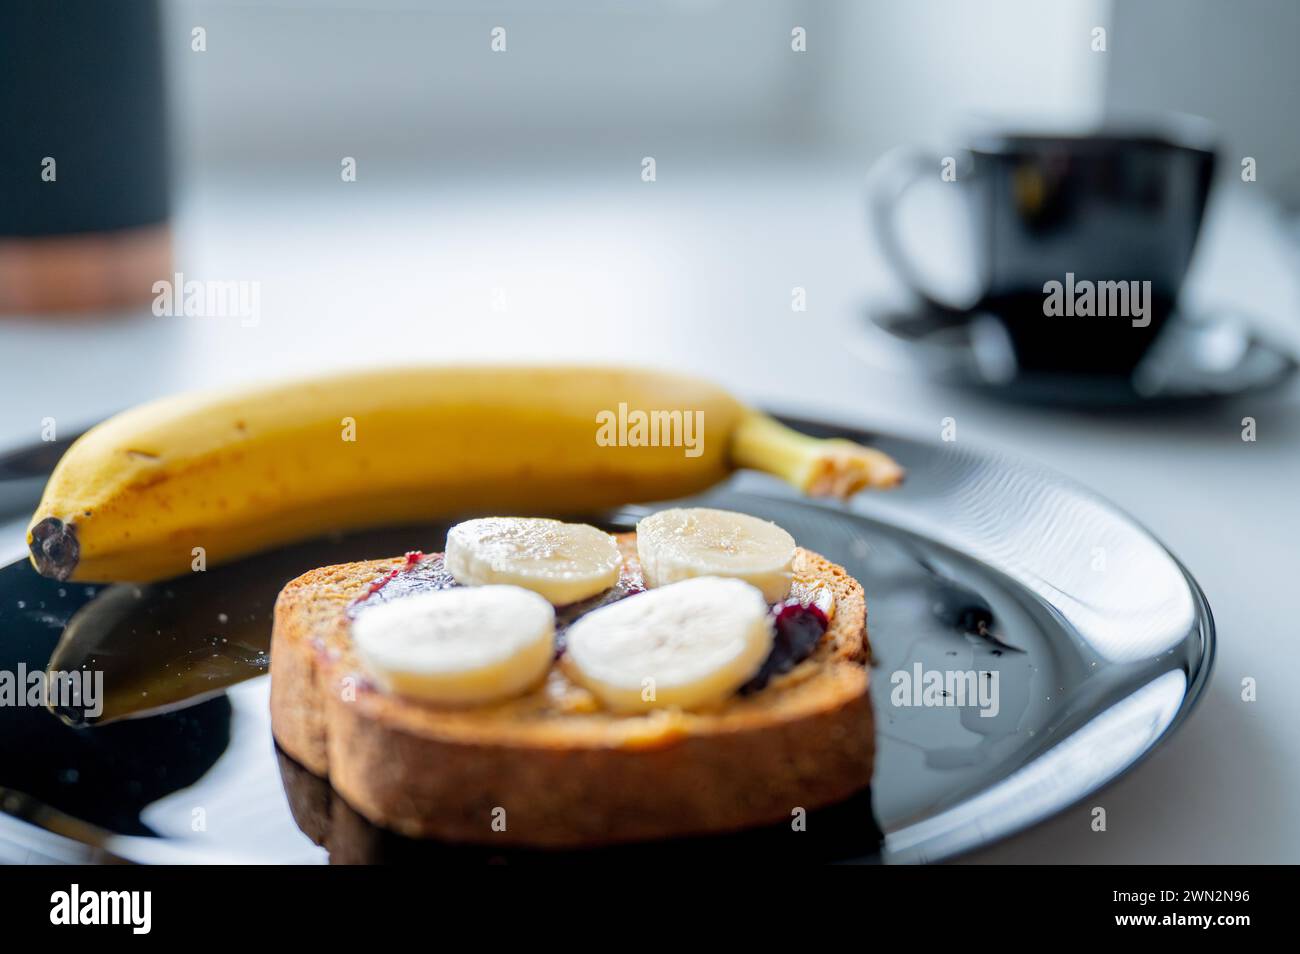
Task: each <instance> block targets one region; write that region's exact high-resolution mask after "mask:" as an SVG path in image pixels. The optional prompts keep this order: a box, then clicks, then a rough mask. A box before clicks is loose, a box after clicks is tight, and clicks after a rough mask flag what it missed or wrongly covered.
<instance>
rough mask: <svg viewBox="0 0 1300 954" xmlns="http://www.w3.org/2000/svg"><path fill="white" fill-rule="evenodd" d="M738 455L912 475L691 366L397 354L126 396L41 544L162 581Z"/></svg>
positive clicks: (852, 481) (32, 534) (124, 575)
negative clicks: (456, 361) (308, 373)
mask: <svg viewBox="0 0 1300 954" xmlns="http://www.w3.org/2000/svg"><path fill="white" fill-rule="evenodd" d="M738 466H740V467H752V468H757V469H761V470H768V471H770V472H773V473H776V474H778V475H779V476H781V477H783V478H785V479H786V480H789V481H791V482H792V483H794V484H796V485H797V486H799V487H801V488H802V489H805V490H808V491H810V492H822V493H825V492H831V493H837V494H841V495H845V494H848V493H852V492H853V491H855V490H857V489H860V488H862V487H864V486H887V485H890V484H893V483H896V482H897V481H898V480H899V479H900V478H901V476H902V471H901V470H900V469H899V468H898V466H897V465H896V464H895V463H894V462H893V461H892V460H890V459H889V458H888V457H887V456H885V455H884V454H882V453H880V452H879V451H874V450H870V449H868V448H863V447H859V446H857V445H854V444H849V443H847V442H844V441H820V440H815V439H813V438H809V437H806V436H804V435H802V434H797V433H795V432H794V431H791V430H790V429H788V428H786V427H784V426H783V425H781V424H779V423H777V422H776V421H774V420H772V419H771V418H768V417H765V416H763V415H762V414H760V413H758V412H756V411H753V410H751V409H749V408H747V407H745V406H744V405H743V404H741V403H740V402H738V401H736V400H735V399H734V398H732V397H731V396H730V395H729V394H727V393H726V392H725V391H723V390H722V389H720V388H718V387H716V386H714V385H712V384H710V383H708V382H705V381H701V380H698V379H695V378H690V377H684V376H681V375H676V374H667V373H660V372H655V371H645V370H635V369H625V368H594V367H556V366H545V367H541V366H538V367H529V366H524V367H520V366H472V367H471V366H448V367H423V368H399V369H389V370H382V371H367V372H354V373H346V374H338V375H331V376H325V377H319V378H315V379H309V380H302V381H296V382H289V383H283V384H276V385H271V386H265V387H257V388H246V389H241V390H236V391H230V392H226V393H212V394H195V395H181V396H178V397H170V398H165V399H162V400H159V401H155V402H153V403H150V404H146V405H143V406H141V407H137V408H134V409H132V410H130V411H127V412H125V413H122V414H119V415H117V416H116V417H113V418H111V419H109V420H108V421H105V422H104V423H103V424H100V425H99V426H97V427H95V428H93V429H92V430H90V431H88V432H87V433H86V434H85V435H84V436H82V437H81V439H80V440H78V441H77V442H76V443H75V444H73V446H72V447H71V448H69V450H68V452H67V453H66V454H65V455H64V457H63V459H62V460H61V461H59V464H58V466H57V467H56V468H55V470H54V473H53V474H52V475H51V477H50V480H49V483H48V485H47V486H46V488H45V494H44V496H43V498H42V500H41V504H40V506H39V508H38V509H37V511H36V514H35V515H34V516H33V518H32V522H31V525H30V527H29V529H28V535H27V542H28V546H29V547H30V549H31V553H32V562H33V564H34V565H35V566H36V569H37V570H38V571H39V572H41V573H42V574H44V575H46V576H52V577H56V578H58V579H62V580H89V581H96V582H108V581H123V580H125V581H134V582H149V581H153V580H157V579H163V578H166V577H170V576H176V575H179V574H182V573H185V572H187V571H189V570H191V569H192V568H193V567H194V566H195V565H196V562H197V561H198V560H199V559H200V558H202V560H203V561H205V564H206V565H216V564H219V563H222V562H225V561H228V560H232V559H235V558H237V557H240V556H243V555H245V554H248V553H252V552H255V551H258V550H262V549H265V548H268V547H272V546H276V545H279V544H283V543H287V542H290V541H293V540H297V539H303V538H306V537H310V536H314V535H317V534H321V533H324V532H328V531H331V530H339V529H346V528H349V527H358V526H370V525H382V524H392V523H401V522H406V521H416V520H424V519H434V518H439V517H445V516H452V515H456V514H463V513H471V512H484V511H494V512H497V513H546V514H564V513H580V512H590V511H593V510H598V509H600V508H603V507H608V506H614V505H618V504H623V503H630V502H634V501H647V500H662V499H668V498H673V497H678V496H683V495H686V494H691V493H696V492H698V491H701V490H703V489H705V488H707V487H709V486H710V485H712V484H714V483H716V482H717V481H719V480H722V479H723V478H725V477H726V476H727V475H728V474H729V473H730V471H731V470H732V469H733V468H734V467H738ZM200 548H201V549H200Z"/></svg>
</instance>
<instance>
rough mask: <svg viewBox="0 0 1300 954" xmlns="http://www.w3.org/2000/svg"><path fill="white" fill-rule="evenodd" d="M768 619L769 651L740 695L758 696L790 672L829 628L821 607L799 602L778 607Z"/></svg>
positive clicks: (828, 621)
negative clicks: (773, 679) (770, 647)
mask: <svg viewBox="0 0 1300 954" xmlns="http://www.w3.org/2000/svg"><path fill="white" fill-rule="evenodd" d="M771 619H772V630H773V638H772V651H771V652H770V653H768V656H767V659H765V660H764V661H763V665H762V668H760V669H759V670H758V672H757V673H756V674H755V675H754V678H753V679H751V680H749V682H747V683H745V684H744V685H743V686H741V687H740V691H741V692H742V693H745V694H748V693H751V692H757V691H758V690H759V689H762V688H763V687H764V686H766V685H767V684H768V683H769V682H770V681H771V680H772V677H774V676H780V675H782V674H784V673H787V672H789V671H790V670H792V669H793V668H794V667H795V666H797V665H799V663H801V662H803V661H804V660H805V659H807V658H808V657H809V656H811V655H812V652H813V650H814V649H816V648H817V644H818V643H819V642H821V638H822V636H824V635H826V629H827V627H829V626H830V620H828V619H827V618H826V614H825V613H824V612H822V610H821V607H819V606H816V605H814V604H812V603H808V604H805V603H804V602H803V601H802V600H798V599H790V600H786V601H785V602H784V603H777V604H776V605H775V606H773V607H772V613H771Z"/></svg>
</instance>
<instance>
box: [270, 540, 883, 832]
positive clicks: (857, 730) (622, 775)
mask: <svg viewBox="0 0 1300 954" xmlns="http://www.w3.org/2000/svg"><path fill="white" fill-rule="evenodd" d="M619 543H620V547H621V548H622V550H623V553H624V558H625V561H627V562H628V563H629V564H631V563H634V561H635V559H636V557H635V534H622V535H620V537H619ZM404 562H405V561H404V558H401V557H398V558H393V559H390V560H371V561H366V562H361V563H349V564H342V565H339V566H329V567H323V568H320V569H317V570H312V571H310V572H309V573H306V574H304V575H302V576H300V577H298V578H297V579H295V580H293V581H291V582H290V583H289V584H288V585H286V586H285V587H284V589H283V590H282V591H281V593H280V596H279V599H278V600H277V602H276V607H275V625H274V632H273V636H272V643H271V723H272V729H273V731H274V733H275V738H276V740H277V742H278V743H279V745H280V746H281V748H282V749H283V750H284V752H285V753H286V754H288V755H289V756H290V757H291V758H293V759H295V760H296V761H297V762H299V763H300V764H302V765H303V766H304V767H306V768H307V769H309V770H310V771H311V772H313V773H315V774H316V775H319V776H321V777H323V778H326V779H328V780H329V782H330V783H331V784H332V785H333V787H334V788H335V790H336V791H337V792H338V793H339V794H340V795H341V796H342V797H343V798H344V799H345V800H346V801H347V803H348V804H349V805H351V806H352V807H353V808H354V809H355V810H356V811H357V812H359V813H360V814H361V815H363V816H365V817H366V818H367V819H369V820H370V821H372V822H374V823H375V824H377V825H380V826H383V827H386V828H390V829H393V830H395V831H398V832H401V833H402V834H406V835H411V836H415V837H430V838H438V839H443V840H446V841H452V842H470V843H480V844H499V845H502V846H507V845H509V846H533V847H557V848H559V847H582V846H590V845H600V844H612V843H619V842H628V841H637V840H643V839H658V838H669V837H678V836H683V835H691V834H704V833H716V832H724V831H732V830H736V829H741V828H747V827H751V826H756V825H763V824H772V823H775V822H778V821H781V820H782V819H785V820H788V819H790V818H791V817H792V814H797V811H796V810H797V809H804V810H811V809H814V808H818V807H822V806H825V805H829V804H831V803H834V802H837V801H840V800H842V799H845V798H847V797H849V796H850V795H852V794H854V793H855V792H857V791H860V790H861V789H863V788H865V787H866V786H867V785H868V784H869V782H870V779H871V768H872V759H873V755H874V734H875V733H874V726H873V720H872V712H871V703H870V698H869V695H868V670H867V661H868V654H869V650H868V643H867V631H866V603H865V600H864V598H863V592H862V587H861V585H860V584H859V583H858V582H857V581H856V580H854V579H853V578H852V577H851V576H849V575H848V573H847V572H846V571H845V570H844V569H843V568H842V567H840V566H837V565H836V564H834V563H831V562H830V561H828V560H826V559H825V558H823V557H821V556H819V555H818V554H816V553H812V552H810V551H808V550H803V549H800V550H798V551H797V554H796V560H795V575H796V580H797V581H798V582H800V583H802V584H805V585H816V584H819V583H820V584H822V585H824V586H826V587H828V588H829V589H830V591H831V593H832V594H833V596H834V612H833V616H832V618H831V622H830V626H829V628H828V629H827V632H826V634H825V635H824V636H823V637H822V640H821V642H820V643H819V644H818V646H817V648H816V649H815V650H814V652H813V654H812V655H811V656H810V657H809V658H808V659H806V660H804V661H803V662H802V663H800V664H799V665H798V666H796V667H795V668H794V669H793V670H792V671H791V672H789V673H787V674H784V675H781V676H778V677H776V678H775V679H773V680H772V681H771V682H770V683H769V684H768V685H767V686H766V687H764V688H762V689H760V690H758V691H757V692H753V693H751V694H743V695H737V696H734V697H733V698H731V699H730V700H728V701H727V702H726V703H724V704H722V705H720V706H718V707H717V708H715V709H712V710H709V711H700V712H682V711H678V710H670V709H664V710H656V711H654V712H652V713H650V714H647V715H644V716H640V715H638V716H626V715H615V714H613V713H610V712H608V711H605V710H603V709H602V708H601V707H600V706H599V704H598V703H596V701H595V700H594V698H593V697H591V696H590V695H589V694H588V693H587V692H586V691H585V690H583V689H581V688H579V687H577V686H576V685H574V684H573V683H572V682H570V681H569V680H568V679H567V678H566V677H565V676H564V673H563V666H562V665H559V664H557V665H555V666H553V667H552V670H551V673H550V675H549V676H548V678H547V680H546V682H545V683H544V684H543V685H542V686H540V687H539V688H538V689H536V690H535V691H533V692H530V693H528V694H527V695H525V696H522V697H520V698H518V699H514V700H511V701H509V702H506V703H502V704H499V705H493V706H486V707H478V708H469V709H445V708H435V707H431V706H428V705H425V704H422V703H417V702H413V701H410V700H406V699H402V698H400V697H396V696H393V695H389V694H386V693H384V692H382V691H380V690H379V689H378V688H377V687H375V686H374V685H373V684H372V683H371V682H370V681H369V680H368V679H367V678H366V676H365V674H364V671H363V670H362V668H361V666H360V665H359V663H358V661H357V659H356V656H355V655H354V653H353V651H352V647H351V640H350V637H349V627H350V623H351V615H350V608H352V607H354V606H355V604H356V601H357V600H358V599H359V598H360V597H362V596H363V595H364V594H365V593H366V592H367V590H368V589H369V588H370V586H371V584H372V583H373V582H374V581H375V580H376V579H377V578H379V577H382V576H383V575H384V574H386V573H388V572H389V571H391V570H393V569H398V568H400V567H402V566H403V565H404Z"/></svg>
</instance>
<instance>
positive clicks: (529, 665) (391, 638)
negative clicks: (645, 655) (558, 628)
mask: <svg viewBox="0 0 1300 954" xmlns="http://www.w3.org/2000/svg"><path fill="white" fill-rule="evenodd" d="M352 642H353V645H354V646H355V648H356V651H357V655H358V656H359V657H360V659H361V662H362V664H363V665H364V666H365V667H366V669H367V670H368V671H369V672H370V674H371V675H372V676H373V677H374V679H375V681H376V682H378V683H379V685H380V686H381V687H382V688H383V689H385V690H387V691H389V692H395V693H397V694H398V695H401V696H408V697H410V698H413V699H420V700H423V701H425V702H433V703H437V704H439V705H451V706H461V705H475V704H479V703H485V702H497V701H500V700H502V699H508V698H510V697H511V696H516V695H519V694H520V693H522V692H524V691H526V690H528V689H530V688H531V687H533V686H534V685H537V684H538V683H540V682H541V681H542V679H543V678H544V677H545V675H546V672H547V670H549V669H550V666H551V660H552V658H553V657H554V653H555V648H554V647H555V610H554V608H552V606H551V604H550V603H548V602H547V601H546V600H545V599H543V598H542V597H541V596H539V595H538V594H536V593H533V592H530V591H529V590H524V589H520V588H519V587H517V586H480V587H473V588H468V587H467V588H465V589H450V590H436V591H434V592H431V593H421V594H419V595H416V596H408V597H406V598H404V599H400V600H393V601H392V602H391V603H381V604H379V605H378V606H374V607H371V608H369V609H366V610H364V611H363V612H361V613H360V614H359V615H358V616H357V618H356V619H355V620H354V621H353V623H352Z"/></svg>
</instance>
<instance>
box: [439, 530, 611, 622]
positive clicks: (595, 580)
mask: <svg viewBox="0 0 1300 954" xmlns="http://www.w3.org/2000/svg"><path fill="white" fill-rule="evenodd" d="M445 560H446V564H447V571H448V572H449V573H450V574H451V575H452V577H453V578H454V579H455V580H456V582H457V583H460V584H462V585H463V586H482V585H483V584H487V583H506V584H511V585H514V586H522V587H523V588H524V589H526V590H532V591H533V592H534V593H540V594H541V595H542V596H544V597H546V599H548V600H550V602H551V603H553V604H554V605H556V606H564V605H566V604H568V603H576V602H578V601H579V600H585V599H586V598H587V597H589V596H595V595H596V594H597V593H600V592H602V591H604V590H607V589H609V588H610V587H611V586H613V585H614V584H615V583H617V582H618V574H619V570H620V569H621V568H622V566H623V557H622V555H621V554H620V553H619V552H618V544H617V543H615V542H614V538H613V537H611V536H610V535H609V534H608V533H606V532H605V531H604V530H598V529H597V528H595V527H592V526H588V525H587V524H585V523H564V522H563V521H560V520H545V519H542V518H540V517H483V518H480V519H478V520H466V521H465V522H464V523H458V524H456V526H454V527H452V528H451V530H450V532H449V533H448V534H447V553H446V556H445Z"/></svg>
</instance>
